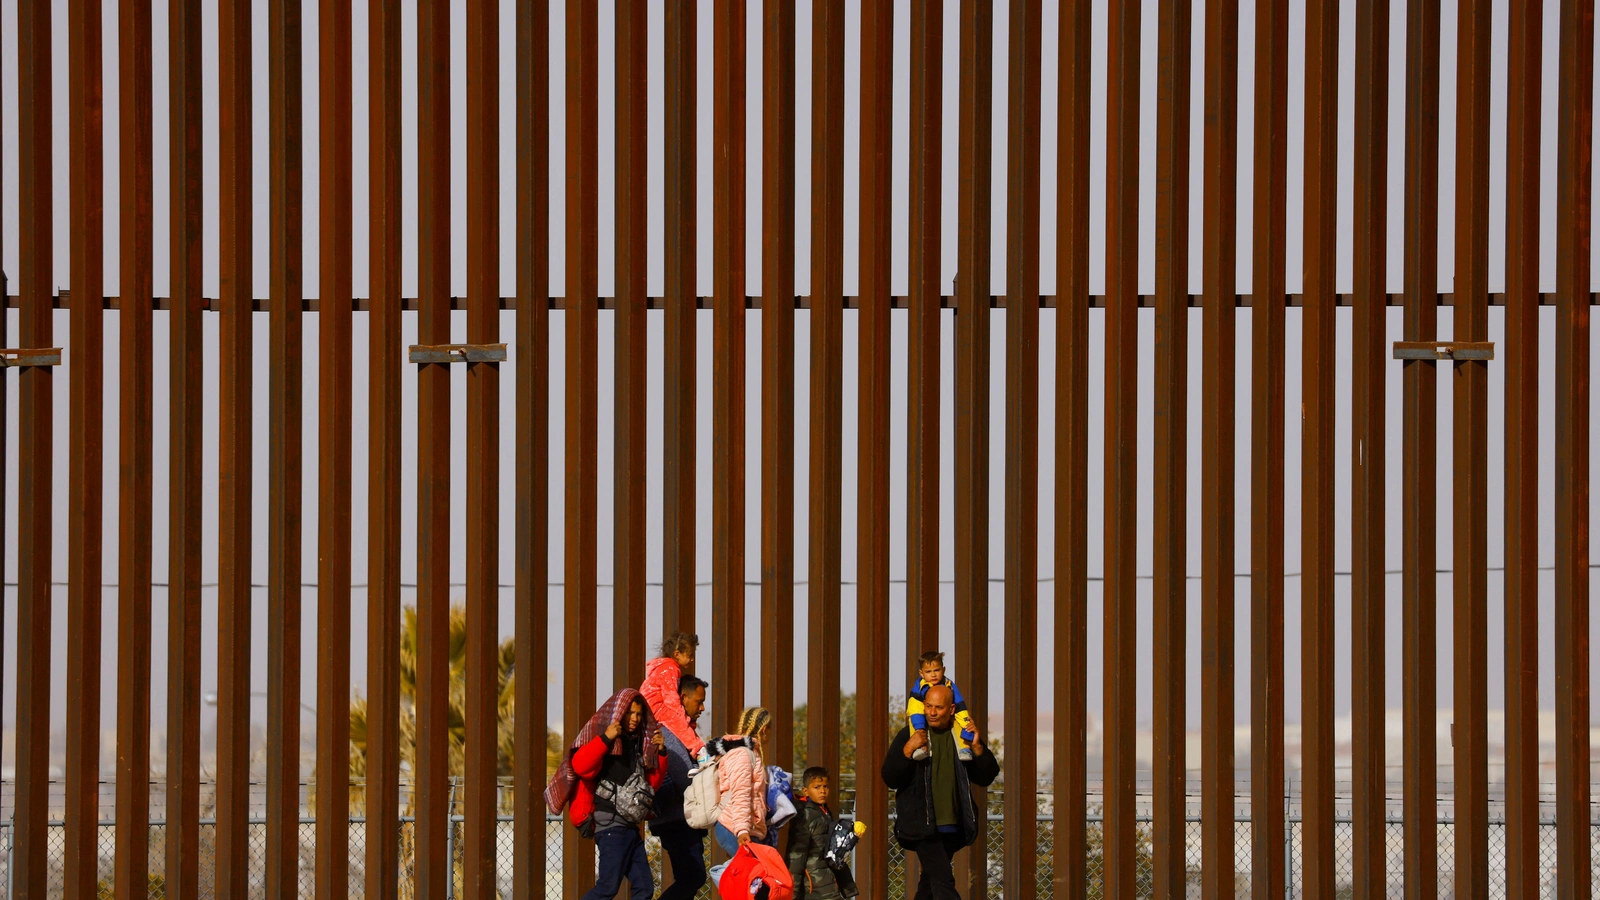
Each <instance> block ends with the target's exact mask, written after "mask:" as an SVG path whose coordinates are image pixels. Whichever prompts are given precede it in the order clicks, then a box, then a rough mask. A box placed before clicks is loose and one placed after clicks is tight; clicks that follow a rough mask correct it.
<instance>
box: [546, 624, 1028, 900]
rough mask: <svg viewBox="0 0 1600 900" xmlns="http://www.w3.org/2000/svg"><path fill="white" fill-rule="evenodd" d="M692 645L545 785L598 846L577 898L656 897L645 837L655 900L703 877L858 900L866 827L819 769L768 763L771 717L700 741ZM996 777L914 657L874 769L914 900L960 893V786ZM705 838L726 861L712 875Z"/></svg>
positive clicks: (968, 818) (944, 690)
mask: <svg viewBox="0 0 1600 900" xmlns="http://www.w3.org/2000/svg"><path fill="white" fill-rule="evenodd" d="M698 646H699V639H698V638H697V637H696V636H694V635H692V634H682V633H676V634H672V635H669V636H668V637H667V639H666V640H665V641H664V642H663V643H662V645H661V655H660V656H659V657H657V658H656V659H653V660H651V661H650V663H649V664H648V665H647V666H646V668H645V680H644V684H642V685H640V686H639V687H638V688H637V689H634V688H624V689H622V690H620V691H617V692H616V693H615V694H613V695H612V696H611V698H610V699H608V700H607V701H606V702H605V703H604V704H602V705H601V707H600V708H599V709H598V710H596V711H595V714H594V715H593V716H592V717H590V719H589V721H588V723H587V724H586V725H584V727H583V729H582V730H581V731H580V732H579V733H578V735H577V736H576V737H575V738H574V739H573V741H572V742H571V744H570V746H569V747H568V748H567V750H566V752H565V753H564V754H563V755H562V759H561V765H560V767H559V768H558V769H557V771H556V773H555V775H554V776H553V777H552V778H551V780H550V785H549V787H547V788H546V789H545V803H546V804H547V805H548V806H549V808H550V811H551V813H552V814H557V815H559V814H561V813H563V812H565V813H566V815H567V817H568V819H569V820H570V821H571V822H572V824H573V826H574V827H575V828H577V829H578V832H579V834H581V835H582V836H583V837H585V838H588V839H592V840H593V841H594V842H595V848H596V854H597V856H598V857H599V858H598V875H597V877H596V880H595V886H594V888H593V889H592V890H590V891H589V892H588V893H587V894H585V895H584V900H611V898H613V897H615V896H616V895H617V892H618V891H619V890H620V888H621V886H622V882H623V881H627V882H628V885H629V890H630V896H632V897H634V898H636V900H638V898H645V900H648V898H652V897H654V896H655V880H654V877H653V876H652V875H651V872H650V863H649V859H648V856H647V855H646V850H645V829H646V828H648V829H649V831H650V833H651V834H653V835H655V836H656V838H657V839H658V840H659V841H660V842H661V849H662V851H663V852H664V853H665V854H666V856H667V860H668V862H669V863H670V865H671V867H672V876H673V881H672V885H671V886H670V887H668V888H667V889H666V890H664V891H662V893H661V895H660V900H691V898H693V897H694V896H695V895H696V894H697V893H698V892H699V891H700V888H701V887H702V886H704V884H705V883H706V880H707V879H708V878H712V879H714V884H715V886H716V888H717V891H718V893H719V896H720V897H721V898H722V900H746V898H757V900H788V898H797V900H798V898H804V900H844V898H850V897H855V896H856V894H857V891H856V886H855V879H854V877H853V876H852V874H851V871H850V865H849V862H850V855H851V853H852V851H853V850H854V849H855V846H856V843H857V842H858V841H859V840H861V839H862V837H863V835H864V834H865V832H866V828H865V827H864V825H863V823H860V822H849V821H844V820H840V819H839V818H838V817H837V816H835V815H834V812H833V807H832V806H830V800H831V798H832V793H833V784H832V773H830V772H829V771H828V770H827V769H825V768H823V767H821V766H811V767H809V768H807V769H806V770H804V771H803V772H801V773H800V777H799V778H798V779H796V778H793V777H792V776H791V775H790V774H789V773H788V772H786V771H784V770H783V768H782V767H781V766H778V765H772V764H771V763H773V762H774V761H776V760H778V759H781V757H782V754H781V749H780V748H776V747H769V745H768V742H769V738H770V735H771V728H772V713H771V712H770V711H768V710H766V709H764V708H762V707H751V708H749V709H746V710H744V711H743V712H742V713H740V715H739V719H738V721H737V722H736V723H734V728H733V730H732V731H731V732H729V733H728V734H725V735H723V736H721V737H717V738H713V739H711V740H706V739H703V738H701V737H700V734H699V730H698V726H699V721H700V715H701V713H702V712H704V710H705V703H706V689H707V688H708V687H710V685H709V684H707V682H705V681H704V680H702V679H700V678H698V677H696V676H695V675H694V674H692V673H691V672H690V668H691V667H692V666H693V665H694V660H695V651H696V649H697V648H698ZM999 774H1000V766H999V763H998V762H997V761H996V760H995V758H994V756H993V754H991V753H990V752H989V751H988V749H987V748H986V747H985V745H984V743H983V739H982V737H981V736H980V735H979V734H978V729H977V725H976V723H975V721H974V719H973V717H972V714H971V712H970V711H969V710H968V709H967V708H966V704H965V703H964V701H963V700H962V697H961V692H960V690H959V689H958V688H956V686H955V683H954V682H953V681H952V680H951V679H950V678H949V677H948V676H947V675H946V674H945V666H944V654H943V653H940V652H937V651H932V652H928V653H924V654H922V656H921V658H920V660H919V668H918V673H917V678H916V679H915V681H914V683H913V684H912V686H911V689H910V691H909V692H908V698H907V704H906V725H905V726H904V727H902V728H901V729H900V730H899V732H898V733H897V734H896V735H895V737H894V740H893V741H892V742H891V743H890V745H889V751H888V753H887V755H886V756H885V757H884V760H883V766H882V771H881V777H882V778H883V781H884V783H885V784H886V785H888V787H890V788H891V789H893V790H894V791H895V792H896V794H895V810H896V815H895V821H894V836H895V839H896V840H898V841H899V842H900V844H901V846H903V847H904V848H905V849H906V850H907V852H911V853H915V854H916V855H917V857H918V859H919V861H920V863H921V869H922V877H921V880H920V881H919V883H918V886H917V892H916V900H951V898H959V897H960V894H959V893H958V892H957V890H956V885H955V876H954V871H953V865H952V859H953V857H954V856H955V854H956V853H957V852H958V851H960V850H961V849H962V848H965V847H968V846H970V845H971V844H972V843H973V842H974V841H975V840H976V839H977V836H978V816H977V809H976V807H975V806H974V804H973V801H972V785H979V786H985V787H986V786H988V785H989V784H991V783H993V782H994V780H995V778H996V777H998V776H999ZM785 824H787V825H788V826H789V829H788V842H787V845H786V846H785V847H784V849H783V851H782V852H781V853H780V851H779V850H778V847H777V845H778V838H779V834H780V829H781V828H782V827H783V826H784V825H785ZM708 835H710V836H711V837H712V838H713V839H714V840H716V842H717V845H718V846H720V847H721V848H722V850H723V851H724V852H725V853H726V854H727V855H728V856H729V861H728V862H727V863H725V864H723V865H720V866H713V867H712V868H711V869H710V870H709V871H708V870H707V869H706V867H705V839H706V837H707V836H708Z"/></svg>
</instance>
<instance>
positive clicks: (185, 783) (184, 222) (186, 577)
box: [0, 0, 398, 900]
mask: <svg viewBox="0 0 1600 900" xmlns="http://www.w3.org/2000/svg"><path fill="white" fill-rule="evenodd" d="M167 35H168V37H167V40H168V47H169V57H168V60H169V62H168V67H167V68H168V75H167V78H168V84H169V88H170V91H171V95H170V105H169V106H168V109H169V110H170V113H169V116H170V119H169V121H170V126H171V132H170V134H171V141H170V142H169V144H168V147H169V148H170V149H169V150H168V153H169V165H170V167H171V168H170V172H171V183H170V187H171V191H172V200H171V206H170V207H169V208H170V210H171V231H170V239H171V252H172V255H171V268H170V270H169V271H170V274H169V276H168V277H169V278H170V283H171V293H172V303H171V310H172V311H171V314H170V315H169V316H168V328H169V332H170V335H171V337H170V340H171V342H172V362H171V376H170V377H171V381H170V388H169V395H168V396H169V398H170V399H169V404H170V408H171V413H170V415H171V420H170V431H169V432H168V442H167V444H168V456H169V460H170V463H169V468H168V481H169V485H168V487H169V493H168V497H169V502H168V506H167V508H168V516H169V519H168V526H167V542H168V551H167V560H168V563H167V582H168V584H167V723H166V729H167V757H166V767H167V795H166V804H165V806H166V810H165V815H166V820H167V833H166V836H165V859H166V869H165V875H164V881H163V884H164V887H165V890H166V894H167V896H168V897H171V898H174V900H195V898H197V897H198V896H199V892H200V878H199V873H200V715H201V712H200V700H201V684H200V648H201V643H202V641H203V637H202V636H201V632H200V622H201V614H202V608H201V601H200V572H201V568H200V566H201V559H202V550H201V546H202V541H203V540H204V538H203V534H204V531H203V529H204V520H203V518H202V509H203V501H204V497H205V495H204V489H205V488H204V480H203V476H202V471H203V469H202V467H203V466H204V460H203V459H202V458H201V448H202V447H203V434H204V427H205V354H204V352H203V348H204V340H205V334H204V331H203V328H202V324H201V304H202V302H203V301H202V300H201V292H202V287H203V284H204V255H203V248H202V245H201V241H202V239H203V235H204V227H205V216H204V211H205V210H204V197H203V194H202V189H203V170H204V160H203V157H202V150H203V147H202V144H201V127H202V126H201V117H202V115H203V110H202V108H201V71H200V53H201V45H200V41H201V36H200V3H199V0H179V2H175V3H171V4H169V5H168V31H167ZM0 343H4V342H3V341H0ZM397 668H398V667H397ZM151 862H152V868H153V867H154V860H152V861H151Z"/></svg>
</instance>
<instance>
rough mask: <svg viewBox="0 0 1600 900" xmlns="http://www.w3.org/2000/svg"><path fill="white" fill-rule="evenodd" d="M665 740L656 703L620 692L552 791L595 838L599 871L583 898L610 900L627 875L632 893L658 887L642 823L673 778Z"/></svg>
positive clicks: (552, 800)
mask: <svg viewBox="0 0 1600 900" xmlns="http://www.w3.org/2000/svg"><path fill="white" fill-rule="evenodd" d="M661 744H662V738H661V732H660V730H659V729H658V728H657V727H656V722H655V719H654V718H652V717H651V715H650V707H649V704H647V703H645V701H644V698H642V697H640V696H639V694H638V692H637V691H634V690H631V689H628V690H623V691H619V692H617V694H615V695H614V696H613V697H612V698H611V699H610V700H608V701H606V704H605V705H604V706H602V707H601V708H600V711H599V712H597V713H595V715H594V717H593V718H591V719H590V720H589V723H588V724H587V725H585V726H584V729H583V731H582V732H581V733H580V734H579V736H578V740H576V741H574V742H573V747H572V749H571V750H570V751H569V752H568V754H567V759H566V760H565V761H564V762H563V763H562V766H561V769H560V771H558V772H556V775H555V778H554V779H552V780H551V782H550V787H549V788H547V789H546V791H545V801H546V803H548V804H549V806H550V808H551V811H552V812H557V813H559V812H561V808H562V807H565V808H566V810H567V813H568V815H569V817H570V818H571V821H572V823H573V825H574V826H575V827H576V828H577V829H578V831H579V833H580V834H582V835H583V836H584V837H590V838H593V839H594V842H595V849H596V851H597V852H598V855H599V857H600V859H599V876H598V878H597V879H596V881H595V886H594V889H593V890H591V891H589V893H587V894H585V895H584V900H611V898H613V897H615V896H616V895H617V891H618V890H619V889H620V888H621V887H622V880H623V879H624V878H626V879H627V880H628V885H629V889H630V892H631V895H632V896H638V897H649V896H652V895H653V894H654V892H655V882H654V879H653V878H652V876H651V874H650V862H649V859H648V857H647V856H646V854H645V846H644V827H643V826H644V822H645V820H646V819H648V818H649V817H650V813H651V807H652V805H653V803H654V799H655V791H656V789H657V788H659V787H660V786H661V783H662V781H663V780H664V779H665V778H666V771H667V770H666V767H665V766H662V765H660V763H659V761H658V759H657V754H658V753H659V751H660V749H661Z"/></svg>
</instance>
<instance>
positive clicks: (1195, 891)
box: [0, 790, 1600, 900]
mask: <svg viewBox="0 0 1600 900" xmlns="http://www.w3.org/2000/svg"><path fill="white" fill-rule="evenodd" d="M1051 799H1052V798H1051V796H1050V794H1049V793H1048V792H1042V793H1041V794H1040V795H1039V802H1038V808H1039V809H1040V810H1041V813H1040V814H1039V817H1038V822H1037V829H1038V844H1037V859H1038V865H1037V870H1036V872H1035V881H1036V884H1037V893H1038V896H1040V897H1052V896H1054V877H1055V872H1054V850H1055V828H1054V821H1053V818H1052V816H1051V815H1050V813H1049V810H1050V809H1051ZM461 804H462V796H461V792H460V791H459V790H456V791H453V792H452V797H451V816H452V821H451V827H450V829H449V832H448V841H449V847H450V853H451V858H452V860H453V861H454V865H453V866H452V869H453V872H454V878H453V884H452V885H451V889H450V893H449V895H448V896H451V897H455V896H461V895H462V894H463V893H464V891H463V884H462V876H463V871H464V870H463V867H462V856H461V848H462V828H463V825H462V822H463V819H462V812H463V810H462V809H461ZM839 805H840V806H841V814H843V815H851V814H853V811H854V797H853V793H852V792H851V791H849V790H844V791H842V792H841V797H840V803H839ZM505 808H506V807H505V806H502V809H505ZM109 811H110V810H109V808H108V809H106V810H105V812H106V813H109ZM7 812H8V813H9V810H7ZM1086 826H1087V827H1086V832H1085V848H1084V853H1085V856H1086V863H1087V865H1086V870H1087V879H1088V884H1087V885H1086V887H1087V895H1088V896H1089V897H1091V898H1101V897H1103V896H1104V890H1103V855H1102V852H1103V846H1104V843H1103V823H1102V820H1101V817H1100V815H1099V811H1098V808H1097V807H1095V806H1091V812H1090V815H1089V816H1088V819H1087V821H1086ZM347 827H348V828H349V840H350V850H349V860H350V882H349V888H350V896H352V897H362V896H364V894H365V878H366V832H367V822H366V820H365V819H363V818H361V817H359V816H357V817H352V818H351V820H350V821H349V822H348V824H347ZM395 827H397V828H398V829H399V831H400V835H399V838H400V847H401V857H402V871H401V896H402V897H403V898H407V900H410V898H412V897H413V896H414V895H413V894H412V893H410V890H411V887H412V883H413V878H412V876H413V874H414V866H413V863H414V859H415V837H414V827H415V825H414V820H413V819H412V818H411V817H409V816H405V817H402V818H401V819H400V820H399V821H398V822H396V823H395ZM149 828H150V871H149V876H148V877H149V887H148V892H149V897H150V898H151V900H157V898H163V897H165V895H166V891H165V876H166V872H165V857H166V852H165V837H166V825H165V822H164V821H162V820H159V819H157V820H153V821H152V822H151V823H150V825H149ZM497 828H498V834H497V835H496V839H497V844H498V858H499V866H498V877H499V879H500V888H499V894H500V896H501V897H505V898H509V897H511V896H512V883H511V878H512V865H513V863H512V859H513V841H514V836H515V822H514V819H513V818H512V817H511V816H510V815H509V814H502V815H500V816H499V817H498V820H497ZM893 828H894V826H893V821H892V819H891V820H890V821H888V822H884V823H882V824H881V825H879V826H876V827H871V826H870V825H869V829H870V830H869V832H868V839H869V840H887V841H888V844H889V900H907V898H909V897H910V896H911V895H913V894H914V893H915V892H916V891H915V887H916V886H915V885H914V884H913V885H909V886H908V885H907V883H906V855H905V852H904V851H903V850H902V849H901V848H900V847H899V845H898V844H896V843H895V842H894V841H893V840H892V837H891V836H892V834H893ZM1137 830H1138V845H1137V847H1136V853H1135V859H1136V865H1137V884H1138V886H1139V889H1140V890H1139V894H1140V896H1145V895H1147V894H1148V893H1149V891H1150V889H1151V886H1152V883H1153V881H1154V877H1153V876H1154V873H1153V857H1152V829H1151V820H1150V817H1149V815H1148V814H1147V811H1142V812H1141V815H1139V817H1138V819H1137ZM544 831H545V835H544V838H545V863H546V871H547V873H548V875H547V879H546V896H547V897H548V898H551V900H555V898H559V897H560V896H561V891H562V876H563V874H564V871H563V860H562V828H561V820H560V819H559V818H555V817H547V818H546V819H545V820H544ZM1592 831H1593V846H1594V847H1595V848H1596V850H1597V851H1600V823H1597V824H1596V825H1595V826H1592ZM299 832H300V844H299V874H300V895H301V896H304V897H309V896H312V895H313V887H314V885H313V878H314V871H315V865H316V821H315V820H314V819H312V818H310V817H303V818H301V820H300V827H299ZM1302 832H1303V828H1302V822H1301V820H1300V818H1299V817H1298V815H1297V814H1295V813H1291V814H1290V816H1289V820H1288V833H1287V840H1286V841H1285V843H1284V847H1283V853H1284V859H1285V862H1286V865H1287V871H1288V875H1289V896H1290V897H1299V896H1301V879H1302V876H1303V867H1302V860H1301V855H1300V840H1301V835H1302ZM1386 832H1387V849H1388V853H1387V873H1388V888H1389V891H1388V893H1389V896H1391V897H1402V896H1403V895H1404V886H1403V879H1404V866H1405V857H1404V828H1403V826H1402V823H1401V822H1400V820H1399V819H1398V818H1397V817H1392V818H1390V819H1389V820H1388V822H1387V828H1386ZM1437 834H1438V844H1437V846H1438V859H1439V895H1440V896H1441V897H1449V896H1453V890H1452V885H1451V873H1450V870H1451V868H1452V865H1453V859H1454V853H1455V844H1454V839H1455V826H1454V824H1453V822H1451V821H1450V820H1448V819H1441V820H1440V821H1439V823H1438V829H1437ZM1185 835H1186V846H1185V851H1186V857H1187V872H1188V876H1187V881H1188V885H1189V889H1188V893H1189V895H1190V896H1193V897H1198V896H1199V894H1200V869H1201V848H1202V833H1201V828H1200V817H1199V815H1198V799H1197V798H1196V799H1195V801H1194V802H1193V803H1192V804H1191V808H1190V814H1189V815H1188V817H1187V823H1186V829H1185ZM1353 837H1354V835H1353V830H1352V827H1351V824H1350V820H1349V816H1348V814H1347V813H1345V814H1341V815H1340V816H1338V817H1336V819H1335V825H1334V842H1335V847H1336V854H1337V856H1336V881H1337V883H1338V884H1339V885H1340V886H1341V887H1343V886H1345V885H1348V884H1349V883H1350V882H1351V881H1352V880H1353V878H1354V859H1353V849H1352V848H1353ZM1539 838H1540V840H1539V845H1540V847H1539V856H1540V885H1541V888H1540V896H1542V897H1554V896H1555V857H1556V831H1555V822H1554V821H1553V820H1546V821H1542V822H1541V823H1540V828H1539ZM64 841H65V826H64V825H63V823H61V822H60V821H53V822H51V823H50V825H49V834H48V847H49V851H48V853H49V893H50V896H52V897H58V896H61V894H62V891H63V878H64V870H63V867H64V856H65V850H64ZM984 841H985V846H986V847H987V848H988V857H987V866H986V869H987V873H988V884H989V890H988V896H989V900H999V898H1003V897H1004V890H1003V885H1004V879H1005V855H1004V843H1005V818H1004V815H1003V796H1002V794H1001V792H1000V791H999V790H991V791H990V792H989V820H988V827H987V829H986V833H985V835H984ZM115 842H116V825H115V824H114V823H113V822H110V821H102V822H101V823H100V826H99V849H100V853H99V863H98V873H99V884H100V886H101V896H102V897H110V896H111V888H112V872H113V856H114V851H115ZM199 842H200V872H199V876H200V885H199V886H200V894H201V896H203V897H212V896H216V895H217V894H216V871H217V867H216V860H217V855H216V822H215V819H212V818H208V817H206V818H202V819H201V821H200V830H199ZM11 847H12V822H11V820H10V817H9V815H7V817H6V818H5V820H3V821H0V890H3V891H4V896H5V897H6V898H9V897H11V896H12V890H11V889H12V881H11V878H12V865H11ZM249 848H250V858H249V860H248V861H247V866H248V868H247V882H248V885H249V896H250V897H251V898H255V897H263V896H265V893H266V873H265V857H266V823H265V820H264V819H262V818H259V817H257V818H252V819H251V820H250V822H249ZM647 848H648V851H649V857H650V863H651V868H652V870H653V871H654V873H655V875H656V879H657V884H658V885H659V884H661V883H662V881H661V876H662V862H663V854H662V852H661V847H660V844H659V843H658V842H657V841H656V840H655V839H654V838H653V837H651V838H649V839H648V841H647ZM709 850H710V846H709V842H708V844H707V853H708V861H709ZM1505 851H1506V848H1505V823H1504V821H1503V820H1502V819H1498V818H1493V819H1491V821H1490V824H1489V861H1490V897H1503V896H1505V881H1504V876H1505V858H1506V855H1505ZM1233 858H1234V861H1235V866H1234V869H1235V871H1234V884H1235V894H1236V896H1239V897H1248V896H1250V891H1249V881H1250V867H1251V844H1250V820H1249V817H1248V815H1247V814H1241V815H1239V816H1238V817H1237V818H1236V819H1235V823H1234V850H1233ZM1596 862H1597V863H1600V857H1597V859H1596ZM1594 871H1595V875H1596V880H1597V881H1600V864H1597V865H1595V866H1594ZM908 888H909V889H908ZM712 896H713V894H712V891H711V889H710V887H709V886H708V887H707V888H706V889H705V890H703V891H702V892H701V895H700V897H701V898H702V900H710V898H712Z"/></svg>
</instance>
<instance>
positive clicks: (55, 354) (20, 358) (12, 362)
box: [0, 347, 61, 368]
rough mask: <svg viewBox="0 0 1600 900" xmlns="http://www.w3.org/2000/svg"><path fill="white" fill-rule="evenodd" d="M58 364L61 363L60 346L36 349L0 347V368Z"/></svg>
mask: <svg viewBox="0 0 1600 900" xmlns="http://www.w3.org/2000/svg"><path fill="white" fill-rule="evenodd" d="M59 365H61V348H60V347H41V348H39V349H37V350H10V349H0V368H5V367H7V366H15V367H17V368H25V367H28V366H59Z"/></svg>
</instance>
